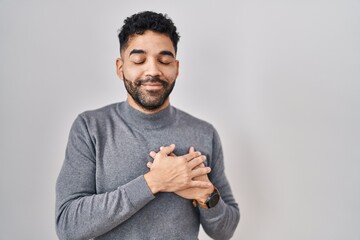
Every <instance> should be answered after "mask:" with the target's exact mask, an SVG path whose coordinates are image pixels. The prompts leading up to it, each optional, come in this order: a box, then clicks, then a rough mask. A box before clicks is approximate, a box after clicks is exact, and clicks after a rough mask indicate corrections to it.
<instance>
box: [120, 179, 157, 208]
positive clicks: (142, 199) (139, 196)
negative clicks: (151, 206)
mask: <svg viewBox="0 0 360 240" xmlns="http://www.w3.org/2000/svg"><path fill="white" fill-rule="evenodd" d="M125 192H126V195H127V197H128V198H129V200H130V202H131V204H132V205H133V207H134V208H135V209H136V210H139V209H141V208H142V207H144V206H145V205H146V204H147V203H148V202H150V201H151V200H153V199H154V198H155V196H154V195H153V194H152V192H151V191H150V189H149V187H148V185H147V183H146V181H145V178H144V176H139V177H137V178H135V179H134V180H133V181H130V182H129V183H127V184H126V187H125Z"/></svg>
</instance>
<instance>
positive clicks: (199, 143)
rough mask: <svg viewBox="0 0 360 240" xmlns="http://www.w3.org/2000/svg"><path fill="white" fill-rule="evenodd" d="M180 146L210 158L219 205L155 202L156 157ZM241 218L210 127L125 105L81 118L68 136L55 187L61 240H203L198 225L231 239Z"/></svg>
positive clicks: (172, 199) (162, 198)
mask: <svg viewBox="0 0 360 240" xmlns="http://www.w3.org/2000/svg"><path fill="white" fill-rule="evenodd" d="M172 143H175V145H176V149H175V152H174V153H175V154H176V155H184V154H186V153H187V152H188V149H189V147H190V146H194V147H195V149H196V150H198V151H200V152H201V153H202V154H204V155H206V157H207V160H206V165H208V166H210V167H211V169H212V172H211V173H210V174H209V179H210V181H211V182H212V183H213V184H214V185H215V186H216V187H217V188H218V189H219V192H220V194H221V199H220V201H219V203H218V204H217V205H216V206H215V207H214V208H211V209H204V208H202V207H197V208H195V207H194V206H193V205H192V202H191V201H190V200H187V199H183V198H181V197H179V196H178V195H176V194H174V193H158V194H156V195H155V196H154V195H153V194H152V193H151V191H150V189H149V187H148V186H147V184H146V182H145V179H144V176H143V175H144V174H145V173H147V172H148V171H149V169H148V168H147V167H146V163H147V162H148V161H152V159H151V157H150V156H149V152H150V151H158V150H159V147H160V146H165V145H170V144H172ZM239 218H240V213H239V208H238V205H237V203H236V202H235V200H234V197H233V195H232V193H231V189H230V186H229V183H228V181H227V179H226V176H225V173H224V162H223V154H222V149H221V143H220V139H219V136H218V134H217V132H216V130H215V129H214V128H213V127H212V125H210V124H208V123H206V122H204V121H202V120H199V119H197V118H194V117H192V116H190V115H189V114H187V113H185V112H182V111H180V110H178V109H176V108H174V107H172V106H169V107H167V108H166V109H164V110H163V111H161V112H159V113H156V114H150V115H147V114H143V113H141V112H139V111H137V110H135V109H133V108H132V107H131V106H130V105H129V104H128V103H127V102H122V103H117V104H112V105H109V106H106V107H103V108H101V109H98V110H94V111H88V112H84V113H82V114H80V115H79V116H78V117H77V119H76V120H75V122H74V124H73V126H72V128H71V131H70V136H69V141H68V145H67V149H66V154H65V160H64V163H63V166H62V169H61V172H60V174H59V177H58V180H57V185H56V229H57V234H58V236H59V238H60V239H72V240H73V239H91V238H94V239H111V240H114V239H185V240H191V239H197V237H198V233H199V225H200V224H202V226H203V228H204V230H205V231H206V233H207V234H208V235H209V236H210V237H212V238H214V239H221V240H224V239H229V238H230V237H231V236H232V235H233V233H234V231H235V228H236V226H237V224H238V222H239Z"/></svg>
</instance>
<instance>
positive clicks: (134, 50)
mask: <svg viewBox="0 0 360 240" xmlns="http://www.w3.org/2000/svg"><path fill="white" fill-rule="evenodd" d="M131 54H145V51H144V50H141V49H133V50H132V51H131V52H130V53H129V56H131Z"/></svg>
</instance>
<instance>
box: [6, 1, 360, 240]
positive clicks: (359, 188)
mask: <svg viewBox="0 0 360 240" xmlns="http://www.w3.org/2000/svg"><path fill="white" fill-rule="evenodd" d="M142 10H154V11H158V12H166V13H168V14H169V16H170V17H171V18H172V19H173V20H174V22H175V24H176V25H177V27H178V30H179V32H180V34H181V40H180V43H179V52H178V58H179V60H180V61H181V66H180V67H181V68H180V70H181V72H180V76H179V78H178V81H177V85H176V87H175V90H174V92H173V94H172V97H171V100H172V104H173V105H174V106H176V107H178V108H180V109H183V110H185V111H187V112H189V113H191V114H193V115H195V116H197V117H200V118H202V119H205V120H207V121H209V122H211V123H212V124H214V125H215V127H216V128H217V130H218V131H219V134H220V136H221V139H222V142H223V147H224V152H225V158H226V163H225V164H226V173H227V176H228V178H229V180H230V183H231V185H232V189H233V193H234V195H235V198H236V199H237V201H238V203H239V205H240V208H241V221H240V224H239V226H238V228H237V230H236V232H235V235H234V237H233V239H246V240H248V239H249V240H263V239H267V240H288V239H292V240H294V239H295V240H297V239H299V240H300V239H317V240H318V239H324V240H325V239H326V240H331V239H346V240H359V239H360V227H359V223H360V174H359V170H360V151H359V144H360V127H359V124H360V112H359V111H360V110H359V109H360V95H359V91H360V1H357V0H352V1H351V0H338V1H333V0H329V1H325V0H324V1H322V0H312V1H310V0H302V1H301V0H294V1H285V0H278V1H266V0H243V1H177V2H175V1H145V0H142V1H120V0H118V1H115V0H111V1H93V0H86V1H85V0H78V1H69V0H67V1H53V0H48V1H45V0H44V1H25V0H24V1H19V0H11V1H10V0H0V114H1V115H0V116H1V117H0V119H1V120H0V121H1V124H0V144H1V145H0V154H1V163H0V164H1V165H0V180H1V181H0V184H1V185H0V186H1V189H0V193H1V197H0V239H46V240H47V239H56V235H55V227H54V225H55V216H54V211H55V210H54V202H55V182H56V178H57V175H58V173H59V170H60V167H61V164H62V161H63V158H64V151H65V146H66V142H67V137H68V133H69V129H70V126H71V124H72V122H73V120H74V119H75V117H76V116H77V114H78V113H80V112H83V111H85V110H89V109H95V108H98V107H102V106H104V105H107V104H109V103H113V102H118V101H123V100H124V99H125V97H126V93H125V91H124V87H123V85H122V82H121V81H120V80H119V79H118V78H117V76H116V74H115V59H116V57H118V48H119V46H118V40H117V30H118V29H119V28H120V27H121V26H122V24H123V20H124V18H126V17H128V16H130V15H131V14H133V13H136V12H139V11H142ZM200 239H201V240H203V239H208V238H207V237H206V235H205V234H204V233H201V235H200Z"/></svg>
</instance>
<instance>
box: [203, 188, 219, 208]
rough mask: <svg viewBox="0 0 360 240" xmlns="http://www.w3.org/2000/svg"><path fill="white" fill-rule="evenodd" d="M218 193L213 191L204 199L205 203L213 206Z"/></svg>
mask: <svg viewBox="0 0 360 240" xmlns="http://www.w3.org/2000/svg"><path fill="white" fill-rule="evenodd" d="M219 199H220V195H219V194H218V193H217V192H213V193H212V194H211V196H210V197H209V199H208V200H207V201H206V205H207V206H208V207H209V208H212V207H215V206H216V204H217V203H218V202H219Z"/></svg>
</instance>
